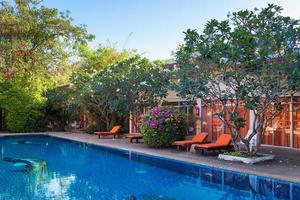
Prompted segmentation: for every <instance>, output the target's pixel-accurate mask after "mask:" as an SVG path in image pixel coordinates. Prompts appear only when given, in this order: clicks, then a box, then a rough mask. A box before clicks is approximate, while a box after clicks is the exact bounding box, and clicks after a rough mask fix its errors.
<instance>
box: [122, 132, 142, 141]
mask: <svg viewBox="0 0 300 200" xmlns="http://www.w3.org/2000/svg"><path fill="white" fill-rule="evenodd" d="M125 138H127V139H130V143H132V142H133V140H135V141H136V143H139V139H143V135H142V134H140V133H130V134H126V135H125Z"/></svg>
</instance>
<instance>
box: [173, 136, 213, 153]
mask: <svg viewBox="0 0 300 200" xmlns="http://www.w3.org/2000/svg"><path fill="white" fill-rule="evenodd" d="M207 136H208V134H207V133H197V134H196V135H195V136H194V137H193V138H192V139H191V140H181V141H175V142H174V143H173V145H174V146H177V150H179V149H180V147H184V148H186V151H190V150H191V146H192V145H193V144H202V143H203V142H204V141H205V139H206V138H207Z"/></svg>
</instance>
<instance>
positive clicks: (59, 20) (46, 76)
mask: <svg viewBox="0 0 300 200" xmlns="http://www.w3.org/2000/svg"><path fill="white" fill-rule="evenodd" d="M39 3H40V1H36V0H22V1H20V0H15V1H13V2H11V1H1V2H0V74H1V76H0V77H2V78H1V80H0V94H1V96H0V107H1V108H2V109H4V110H5V111H6V121H7V126H8V128H9V130H11V131H15V132H20V131H24V130H25V131H28V129H27V128H26V126H30V125H31V124H34V121H31V119H33V118H36V117H37V116H39V115H41V113H40V111H39V110H40V109H41V108H42V106H43V105H44V103H45V101H46V98H45V97H44V93H45V91H46V90H47V89H48V88H49V87H53V86H54V85H55V81H57V79H56V78H57V76H56V75H57V72H59V71H61V70H60V68H61V66H64V67H65V66H66V63H67V62H68V61H69V60H68V59H69V58H70V56H71V55H73V53H74V50H76V49H77V47H78V45H79V44H81V43H84V42H86V41H88V40H90V39H92V38H93V36H92V35H89V34H88V33H87V32H86V30H85V27H84V26H75V25H73V24H72V19H71V18H70V17H69V14H68V13H64V12H58V10H57V9H54V8H46V7H44V6H41V5H40V4H39ZM54 77H55V78H54ZM31 116H35V117H33V118H32V117H31Z"/></svg>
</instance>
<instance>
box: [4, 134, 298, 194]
mask: <svg viewBox="0 0 300 200" xmlns="http://www.w3.org/2000/svg"><path fill="white" fill-rule="evenodd" d="M0 147H1V161H0V200H2V199H3V200H4V199H5V200H6V199H7V200H11V199H22V200H23V199H24V200H26V199H33V200H35V199H97V200H133V199H137V200H175V199H176V200H194V199H195V200H198V199H205V200H215V199H220V200H225V199H238V200H247V199H255V200H260V199H263V200H267V199H292V200H299V199H300V185H299V184H296V183H291V182H284V181H279V180H274V179H270V178H264V177H258V176H254V175H247V174H242V173H238V172H233V171H228V170H221V169H217V168H210V167H204V166H199V165H192V164H189V163H185V162H180V161H175V160H171V159H164V158H158V157H154V156H149V155H143V154H139V153H134V152H128V151H125V150H119V149H112V148H106V147H101V146H95V145H88V144H85V143H80V142H73V141H69V140H64V139H58V138H54V137H50V136H12V137H2V138H0Z"/></svg>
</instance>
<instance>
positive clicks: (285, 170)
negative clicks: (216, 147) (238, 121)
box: [0, 132, 300, 183]
mask: <svg viewBox="0 0 300 200" xmlns="http://www.w3.org/2000/svg"><path fill="white" fill-rule="evenodd" d="M35 134H46V135H50V136H54V137H59V138H64V139H69V140H74V141H80V142H85V143H89V144H96V145H101V146H107V147H113V148H119V149H125V150H128V151H134V152H138V153H143V154H149V155H154V156H161V157H165V158H171V159H176V160H181V161H185V162H190V163H196V164H200V165H207V166H212V167H218V168H222V169H229V170H234V171H239V172H244V173H250V174H255V175H259V176H266V177H272V178H277V179H281V180H287V181H292V182H297V183H300V150H294V149H285V148H275V147H268V146H264V147H262V150H261V152H263V153H269V154H274V155H276V157H275V159H274V160H273V161H267V162H264V163H258V164H243V163H239V162H230V161H223V160H219V159H218V158H217V154H215V153H213V152H211V153H206V154H205V155H201V154H200V153H196V152H195V151H193V150H191V152H186V151H177V150H176V149H172V148H168V149H156V148H149V147H147V146H146V145H144V144H143V143H138V144H137V143H130V142H129V140H127V139H122V138H120V139H112V138H109V137H107V138H105V139H102V138H101V139H98V137H97V136H96V135H89V134H83V133H70V132H55V133H35ZM5 135H20V134H0V136H5ZM192 149H193V148H192Z"/></svg>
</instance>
